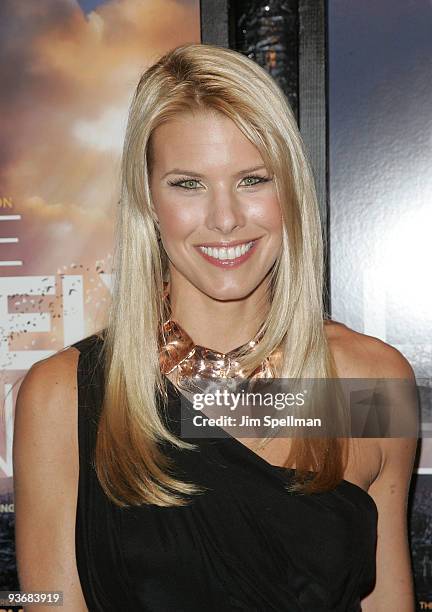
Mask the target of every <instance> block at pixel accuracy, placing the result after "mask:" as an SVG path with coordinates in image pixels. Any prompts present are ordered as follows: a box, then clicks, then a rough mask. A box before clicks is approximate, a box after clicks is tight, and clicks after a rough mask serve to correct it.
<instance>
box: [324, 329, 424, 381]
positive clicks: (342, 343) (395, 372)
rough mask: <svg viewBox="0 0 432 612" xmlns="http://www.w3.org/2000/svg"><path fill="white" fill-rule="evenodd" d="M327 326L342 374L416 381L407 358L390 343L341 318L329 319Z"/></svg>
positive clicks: (351, 376) (334, 356)
mask: <svg viewBox="0 0 432 612" xmlns="http://www.w3.org/2000/svg"><path fill="white" fill-rule="evenodd" d="M324 329H325V331H326V335H327V341H328V344H329V347H330V351H331V353H332V355H333V358H334V360H335V363H336V367H337V370H338V374H339V376H341V377H343V378H402V379H409V380H415V375H414V372H413V369H412V367H411V365H410V363H409V362H408V360H407V359H406V358H405V357H404V355H402V353H401V352H400V351H399V350H398V349H396V348H395V347H394V346H391V345H390V344H388V343H387V342H384V341H383V340H380V339H379V338H375V337H374V336H368V335H367V334H363V333H360V332H358V331H355V330H353V329H351V328H350V327H348V326H347V325H345V324H344V323H340V322H339V321H326V322H325V326H324Z"/></svg>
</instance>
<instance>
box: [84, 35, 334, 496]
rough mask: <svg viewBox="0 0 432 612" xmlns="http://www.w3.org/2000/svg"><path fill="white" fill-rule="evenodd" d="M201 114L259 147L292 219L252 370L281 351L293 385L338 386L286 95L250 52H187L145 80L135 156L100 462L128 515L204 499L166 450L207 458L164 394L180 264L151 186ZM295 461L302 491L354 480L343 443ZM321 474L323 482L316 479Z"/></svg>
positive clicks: (131, 125)
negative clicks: (161, 336) (173, 140)
mask: <svg viewBox="0 0 432 612" xmlns="http://www.w3.org/2000/svg"><path fill="white" fill-rule="evenodd" d="M200 110H211V111H216V112H219V113H222V114H223V115H225V116H226V117H229V118H230V119H231V120H232V121H233V122H234V123H235V124H236V125H237V127H238V128H239V129H240V130H241V131H242V132H243V134H244V135H245V136H246V137H247V138H248V139H249V140H250V141H251V142H252V143H253V144H254V145H255V146H256V147H257V148H258V150H259V151H260V153H261V155H262V158H263V160H264V163H265V164H266V166H267V167H268V169H269V171H271V172H273V175H274V177H275V184H276V189H277V194H278V198H279V202H280V205H281V211H282V216H283V247H282V249H281V253H280V256H279V257H278V259H277V261H276V263H275V265H274V267H273V269H272V274H271V296H269V303H270V309H269V311H268V315H267V317H266V319H265V321H263V323H262V326H261V328H260V329H261V330H262V332H263V335H262V339H261V341H260V343H259V344H258V345H257V350H256V351H255V352H254V353H248V354H244V355H242V356H241V358H240V359H241V366H242V367H243V368H244V369H245V371H246V372H252V371H253V370H254V369H255V368H256V367H257V366H258V365H259V364H260V363H261V362H262V361H263V360H264V358H265V357H266V356H268V355H269V354H271V353H272V352H273V350H275V349H276V348H277V347H279V349H280V350H281V351H282V363H281V369H280V373H279V376H280V377H281V378H329V377H330V378H334V377H336V371H335V365H334V362H333V360H332V357H331V353H330V350H329V347H328V344H327V340H326V335H325V331H324V320H325V318H326V317H327V316H328V315H327V314H326V313H325V310H324V306H323V282H324V281H323V279H324V256H325V252H324V247H323V239H322V232H321V223H320V217H319V210H318V205H317V199H316V193H315V188H314V181H313V175H312V171H311V168H310V165H309V163H308V160H307V156H306V154H305V152H304V149H303V144H302V140H301V137H300V134H299V131H298V128H297V124H296V121H295V118H294V115H293V113H292V111H291V109H290V107H289V104H288V102H287V100H286V97H285V96H284V94H283V93H282V91H281V90H280V89H279V87H278V86H277V84H276V83H275V81H274V80H273V79H272V78H271V77H270V76H269V75H268V74H267V73H266V71H265V70H264V69H262V68H261V67H260V66H258V65H257V64H256V63H254V62H253V61H252V60H250V59H248V58H247V57H245V56H243V55H241V54H240V53H237V52H235V51H232V50H230V49H225V48H221V47H216V46H212V45H204V44H186V45H182V46H180V47H177V48H175V49H173V50H171V51H169V52H168V53H166V54H165V55H163V57H161V58H160V59H159V60H158V61H157V62H156V63H154V64H153V65H152V66H150V67H149V68H148V69H147V70H146V71H145V72H144V74H143V75H142V77H141V79H140V81H139V83H138V85H137V88H136V91H135V94H134V96H133V100H132V102H131V106H130V111H129V119H128V125H127V130H126V137H125V142H124V149H123V157H122V185H121V199H120V202H119V207H118V221H117V232H116V242H115V248H114V259H113V261H114V266H113V270H114V272H115V274H114V280H113V292H112V300H111V305H110V309H109V312H108V321H107V326H106V329H105V336H104V344H103V355H104V366H105V370H104V372H105V390H104V400H103V407H102V408H103V409H102V413H101V418H100V421H99V429H98V436H97V444H96V453H95V467H96V471H97V475H98V478H99V481H100V483H101V486H102V487H103V489H104V491H105V493H106V494H107V495H108V497H109V498H110V499H111V500H112V501H113V502H114V503H116V504H117V505H119V506H126V505H139V504H143V503H148V504H156V505H159V506H175V505H178V506H180V505H186V504H188V503H190V499H189V497H190V496H193V495H195V494H200V493H202V492H203V491H204V489H201V488H199V487H198V486H197V485H195V484H192V483H187V482H183V481H182V480H179V479H177V478H175V477H174V476H173V475H172V474H171V473H170V467H171V465H172V464H171V462H170V460H169V459H168V457H167V456H166V455H165V454H164V453H163V451H162V450H161V448H160V447H159V446H158V444H159V443H160V442H168V443H171V444H172V445H173V446H174V447H176V448H178V449H189V450H192V449H196V448H197V446H196V445H194V444H191V443H189V442H186V441H185V440H182V439H180V438H178V437H176V436H175V435H174V434H172V433H171V432H170V431H169V430H168V429H167V428H166V427H165V425H164V423H163V421H162V419H161V417H160V408H159V407H158V400H157V393H159V397H165V398H166V379H165V377H164V376H163V375H162V374H161V372H160V368H159V362H158V333H159V329H160V326H161V324H162V323H163V321H164V320H165V315H166V313H165V312H164V307H163V301H162V293H163V281H164V279H166V275H167V270H168V261H167V256H166V253H165V251H164V249H163V246H162V245H161V244H160V243H159V242H158V239H157V231H156V228H155V223H154V214H153V205H152V198H151V192H150V188H149V163H151V160H150V159H149V157H150V155H149V145H150V139H151V135H152V133H153V131H154V130H155V129H156V128H157V127H158V126H159V125H161V124H162V123H164V122H165V121H167V120H169V119H170V118H172V117H174V116H175V115H176V114H178V113H180V112H184V111H200ZM197 460H199V458H197ZM294 460H295V462H296V472H295V474H296V479H295V481H294V483H293V484H292V485H291V486H290V487H289V488H290V490H297V491H302V492H303V493H304V494H305V493H311V492H317V491H324V490H329V489H332V488H334V487H335V486H336V485H337V484H338V483H339V482H340V480H341V479H342V477H343V470H344V466H343V445H342V444H341V440H339V439H336V438H311V439H309V438H294V439H293V441H292V445H291V452H290V456H289V459H288V463H287V465H288V466H289V465H291V464H292V463H293V461H294ZM310 471H312V472H314V473H315V477H314V478H313V479H307V480H305V476H306V475H307V473H308V472H310Z"/></svg>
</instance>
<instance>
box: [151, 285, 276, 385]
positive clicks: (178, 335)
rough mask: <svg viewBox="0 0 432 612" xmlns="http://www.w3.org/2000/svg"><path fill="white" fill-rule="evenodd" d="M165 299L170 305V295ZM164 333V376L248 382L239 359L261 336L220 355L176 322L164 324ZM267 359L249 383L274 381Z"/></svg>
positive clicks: (161, 346)
mask: <svg viewBox="0 0 432 612" xmlns="http://www.w3.org/2000/svg"><path fill="white" fill-rule="evenodd" d="M164 299H165V300H167V303H168V305H169V294H168V291H167V289H166V288H165V291H164ZM162 329H163V333H162V332H161V333H160V334H159V366H160V369H161V372H162V373H163V374H165V375H166V374H170V373H171V372H174V371H175V370H177V371H176V372H175V374H176V376H177V380H178V381H179V382H181V381H182V380H186V379H189V380H191V379H195V380H209V379H210V380H211V379H221V378H222V379H236V380H238V379H246V376H245V374H244V372H243V370H242V369H241V368H240V365H239V362H238V360H237V358H238V354H239V352H240V351H244V349H246V348H247V349H248V350H251V351H253V350H254V349H255V347H256V345H257V344H258V342H259V340H260V337H258V336H256V337H255V338H253V339H252V340H249V342H246V343H245V344H243V345H241V346H240V347H237V348H235V349H233V350H231V351H229V352H228V353H220V352H218V351H215V350H213V349H210V348H207V347H204V346H200V345H198V344H195V343H194V341H193V340H192V338H191V337H190V336H189V334H188V333H187V332H186V331H185V330H184V329H183V328H182V327H181V326H180V325H179V324H178V323H177V322H176V321H174V320H173V319H171V318H169V319H168V320H167V321H165V323H164V324H163V327H162ZM275 358H276V355H274V356H273V360H272V359H270V358H268V357H267V358H266V359H265V360H264V361H263V362H262V363H261V365H260V366H258V367H257V368H256V369H255V370H254V371H253V372H252V374H251V375H250V376H248V377H247V378H248V380H250V379H254V378H275V368H274V363H272V361H274V360H275Z"/></svg>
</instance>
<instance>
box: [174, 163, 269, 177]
mask: <svg viewBox="0 0 432 612" xmlns="http://www.w3.org/2000/svg"><path fill="white" fill-rule="evenodd" d="M262 168H265V165H264V164H260V165H259V166H253V167H252V168H245V169H244V170H240V172H237V173H236V174H234V175H233V176H240V175H241V174H247V173H248V172H255V171H256V170H261V169H262ZM169 174H187V175H188V176H196V177H197V178H205V175H204V174H200V173H199V172H193V171H191V170H181V168H173V169H172V170H170V171H169V172H166V173H165V174H164V175H163V177H162V178H163V179H164V178H165V177H166V176H168V175H169Z"/></svg>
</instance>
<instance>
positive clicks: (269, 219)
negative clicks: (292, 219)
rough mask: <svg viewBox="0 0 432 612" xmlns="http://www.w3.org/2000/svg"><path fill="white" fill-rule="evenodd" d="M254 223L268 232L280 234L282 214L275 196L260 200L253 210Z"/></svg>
mask: <svg viewBox="0 0 432 612" xmlns="http://www.w3.org/2000/svg"><path fill="white" fill-rule="evenodd" d="M253 216H254V217H255V219H256V222H257V223H259V224H260V225H261V226H262V227H264V228H265V229H266V230H267V231H268V232H271V233H275V234H279V233H282V223H283V221H282V212H281V209H280V206H279V202H278V199H277V197H276V196H275V195H269V197H268V198H265V199H263V200H261V201H260V202H259V203H257V204H256V206H255V207H254V210H253Z"/></svg>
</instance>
